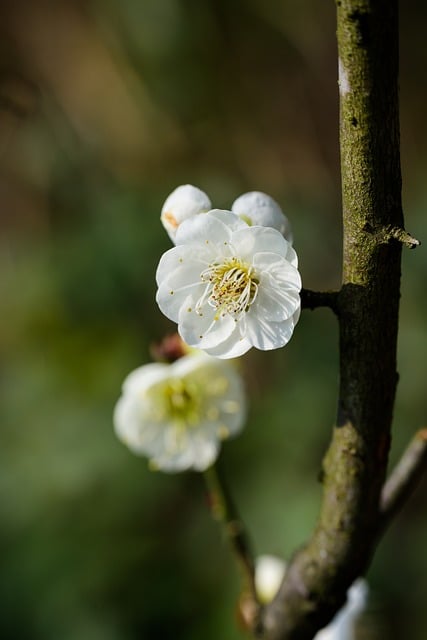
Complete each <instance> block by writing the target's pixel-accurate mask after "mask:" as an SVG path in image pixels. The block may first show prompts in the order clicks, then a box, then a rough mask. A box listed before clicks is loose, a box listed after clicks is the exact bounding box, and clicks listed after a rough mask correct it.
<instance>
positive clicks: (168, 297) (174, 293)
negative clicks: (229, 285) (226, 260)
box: [156, 282, 206, 322]
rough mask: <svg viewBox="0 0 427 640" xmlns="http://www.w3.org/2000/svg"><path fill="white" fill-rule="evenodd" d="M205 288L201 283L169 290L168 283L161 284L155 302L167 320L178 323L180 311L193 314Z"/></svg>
mask: <svg viewBox="0 0 427 640" xmlns="http://www.w3.org/2000/svg"><path fill="white" fill-rule="evenodd" d="M205 287H206V285H205V284H203V283H194V284H188V285H184V286H182V287H178V288H175V289H171V287H170V285H169V283H168V282H163V283H162V284H161V285H160V287H159V288H158V291H157V294H156V302H157V304H158V305H159V308H160V311H161V312H162V313H164V315H165V316H166V317H167V318H169V320H172V321H173V322H179V314H180V313H181V311H185V312H187V313H191V312H193V313H195V312H194V308H195V306H196V303H197V301H198V300H199V298H200V297H201V295H202V294H203V291H204V289H205Z"/></svg>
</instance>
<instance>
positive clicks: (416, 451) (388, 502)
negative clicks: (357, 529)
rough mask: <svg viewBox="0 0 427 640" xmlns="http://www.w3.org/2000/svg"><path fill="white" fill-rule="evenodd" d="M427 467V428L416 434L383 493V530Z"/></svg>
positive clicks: (381, 519) (381, 523)
mask: <svg viewBox="0 0 427 640" xmlns="http://www.w3.org/2000/svg"><path fill="white" fill-rule="evenodd" d="M426 469H427V429H421V431H418V433H416V434H415V436H414V437H413V439H412V440H411V442H410V443H409V445H408V447H407V449H406V450H405V452H404V453H403V455H402V457H401V459H400V460H399V462H398V464H397V465H396V467H395V468H394V469H393V472H392V473H391V475H390V477H389V479H388V480H387V482H386V483H385V485H384V488H383V490H382V494H381V518H380V530H381V532H382V531H383V530H384V529H385V528H386V527H387V525H388V524H389V523H390V522H391V520H392V519H393V518H394V516H395V515H396V514H397V513H398V512H399V511H400V509H401V508H402V507H403V505H404V504H405V502H406V501H407V499H408V498H409V496H410V495H411V494H412V492H413V490H414V489H415V487H416V485H417V484H418V482H419V480H420V479H421V476H422V475H423V473H424V471H426Z"/></svg>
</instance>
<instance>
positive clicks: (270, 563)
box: [255, 555, 286, 604]
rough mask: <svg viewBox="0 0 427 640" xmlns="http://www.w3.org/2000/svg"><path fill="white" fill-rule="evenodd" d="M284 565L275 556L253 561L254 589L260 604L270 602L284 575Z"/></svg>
mask: <svg viewBox="0 0 427 640" xmlns="http://www.w3.org/2000/svg"><path fill="white" fill-rule="evenodd" d="M285 571H286V564H285V563H284V562H283V560H281V558H278V557H277V556H270V555H263V556H259V557H258V558H256V560H255V589H256V593H257V596H258V598H259V601H260V603H261V604H268V603H269V602H271V601H272V600H273V598H274V596H275V595H276V593H277V592H278V590H279V587H280V584H281V582H282V580H283V576H284V575H285Z"/></svg>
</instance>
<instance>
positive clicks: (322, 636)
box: [315, 578, 368, 640]
mask: <svg viewBox="0 0 427 640" xmlns="http://www.w3.org/2000/svg"><path fill="white" fill-rule="evenodd" d="M367 597H368V585H367V583H366V581H365V580H363V578H359V579H358V580H356V581H355V582H354V583H353V584H352V586H351V587H350V589H349V590H348V591H347V602H346V604H345V605H344V606H343V607H342V609H340V611H338V613H337V614H336V615H335V617H334V618H333V620H332V622H330V623H329V624H328V626H327V627H325V628H324V629H322V630H321V631H319V633H317V635H316V636H315V640H354V638H355V637H356V636H355V633H354V627H355V622H356V620H357V618H358V617H359V615H360V614H361V612H362V611H363V609H364V608H365V606H366V600H367Z"/></svg>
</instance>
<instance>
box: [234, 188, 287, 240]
mask: <svg viewBox="0 0 427 640" xmlns="http://www.w3.org/2000/svg"><path fill="white" fill-rule="evenodd" d="M231 210H232V212H233V213H235V214H236V215H238V216H239V218H242V220H244V221H245V222H247V223H248V224H249V225H251V226H252V225H261V226H262V227H272V228H273V229H277V231H280V233H281V234H282V235H283V236H284V237H285V238H286V240H287V241H288V242H290V243H291V244H292V240H293V237H292V231H291V224H290V222H289V220H288V219H287V217H286V216H285V214H284V213H283V211H282V209H281V208H280V207H279V205H278V204H277V202H276V201H275V200H273V198H271V197H270V196H268V195H267V194H266V193H262V191H249V192H248V193H244V194H243V195H241V196H239V197H238V198H237V200H235V201H234V202H233V204H232V206H231Z"/></svg>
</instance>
